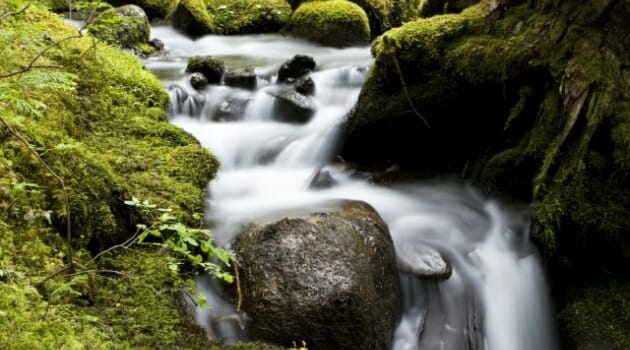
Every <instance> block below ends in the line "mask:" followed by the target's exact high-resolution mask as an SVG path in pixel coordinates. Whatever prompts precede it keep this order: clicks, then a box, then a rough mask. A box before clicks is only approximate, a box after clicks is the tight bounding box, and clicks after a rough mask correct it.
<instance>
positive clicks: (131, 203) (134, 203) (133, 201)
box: [125, 197, 140, 207]
mask: <svg viewBox="0 0 630 350" xmlns="http://www.w3.org/2000/svg"><path fill="white" fill-rule="evenodd" d="M125 204H126V205H129V206H132V207H137V206H138V204H140V200H139V199H138V198H136V197H131V200H128V201H125Z"/></svg>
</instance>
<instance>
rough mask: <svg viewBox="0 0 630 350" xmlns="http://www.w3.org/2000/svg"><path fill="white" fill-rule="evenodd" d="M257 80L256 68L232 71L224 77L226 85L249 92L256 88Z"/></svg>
mask: <svg viewBox="0 0 630 350" xmlns="http://www.w3.org/2000/svg"><path fill="white" fill-rule="evenodd" d="M257 80H258V77H257V76H256V72H255V71H254V68H242V69H231V70H228V71H227V72H226V73H225V75H224V76H223V82H224V83H225V85H227V86H232V87H238V88H243V89H248V90H254V89H255V88H256V84H257Z"/></svg>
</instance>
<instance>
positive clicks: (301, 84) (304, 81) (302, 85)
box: [295, 77, 315, 96]
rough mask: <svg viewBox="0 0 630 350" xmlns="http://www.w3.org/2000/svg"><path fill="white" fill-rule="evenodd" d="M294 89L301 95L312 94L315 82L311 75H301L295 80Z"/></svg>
mask: <svg viewBox="0 0 630 350" xmlns="http://www.w3.org/2000/svg"><path fill="white" fill-rule="evenodd" d="M295 91H297V92H299V93H301V94H302V95H307V96H310V95H313V94H314V93H315V82H314V81H313V79H312V78H311V77H303V78H300V79H298V80H297V81H296V82H295Z"/></svg>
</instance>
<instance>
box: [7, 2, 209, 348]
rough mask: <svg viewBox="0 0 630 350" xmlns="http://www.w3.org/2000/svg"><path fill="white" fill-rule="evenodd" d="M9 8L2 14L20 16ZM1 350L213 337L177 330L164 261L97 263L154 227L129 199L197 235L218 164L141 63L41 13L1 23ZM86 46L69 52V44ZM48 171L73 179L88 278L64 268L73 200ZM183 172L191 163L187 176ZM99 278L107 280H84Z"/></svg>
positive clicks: (122, 257) (115, 257)
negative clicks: (174, 121)
mask: <svg viewBox="0 0 630 350" xmlns="http://www.w3.org/2000/svg"><path fill="white" fill-rule="evenodd" d="M24 5H25V2H23V1H21V0H9V1H4V2H2V3H1V4H0V13H8V12H11V11H16V10H17V9H20V8H23V6H24ZM0 32H2V35H1V36H0V47H2V50H3V55H2V57H1V58H0V74H5V73H8V72H14V71H17V70H19V69H21V68H23V67H26V66H27V65H28V63H29V62H30V61H31V59H32V58H33V57H35V56H36V55H37V54H38V53H39V52H41V51H42V50H43V49H44V48H47V47H49V45H50V44H51V42H52V41H51V40H48V39H46V36H44V34H47V35H48V36H49V37H50V38H52V40H54V42H62V41H63V42H62V43H61V44H59V45H58V46H56V47H53V48H50V49H48V50H46V51H45V52H44V53H43V54H42V55H41V57H40V58H39V59H38V61H37V64H38V65H44V66H48V68H38V69H32V70H30V71H28V72H26V73H23V74H21V75H18V76H15V77H6V78H1V79H0V112H1V113H0V114H1V115H2V118H3V120H5V121H6V122H7V123H8V124H9V125H10V126H11V128H12V129H13V130H15V131H17V132H18V133H19V134H20V135H21V136H22V137H24V138H25V139H26V140H27V141H28V143H29V145H30V147H27V146H26V145H24V143H23V142H21V141H20V140H19V138H18V137H17V136H16V134H15V133H14V132H13V131H11V130H9V129H7V128H6V127H5V126H4V124H0V125H2V126H1V127H0V271H8V272H10V273H0V275H5V276H9V277H10V278H6V279H3V280H2V281H1V282H0V292H2V293H3V298H2V300H0V333H1V334H0V348H11V349H60V348H66V349H86V348H90V349H131V348H175V347H179V348H184V349H185V348H203V347H204V346H205V343H206V342H207V341H206V340H205V339H204V338H205V337H204V336H203V332H199V331H198V330H195V329H194V327H192V326H190V324H189V323H188V322H186V321H185V320H184V319H183V318H182V317H180V316H179V313H178V308H177V307H176V303H175V301H176V300H177V299H176V295H177V293H179V290H180V288H181V286H182V284H184V283H185V281H184V280H183V278H182V276H178V275H173V274H172V272H171V271H170V270H169V269H168V267H167V265H168V263H169V262H171V261H172V257H170V256H169V255H168V254H164V253H163V252H162V253H158V252H155V251H153V250H150V249H148V248H146V247H141V246H134V247H133V249H131V250H115V251H113V252H112V253H110V254H107V255H105V256H103V257H102V258H100V259H98V260H96V261H92V258H93V257H94V254H96V253H97V252H99V251H102V250H103V249H105V248H109V247H111V246H112V245H113V244H117V243H121V242H122V241H124V240H126V239H127V238H129V237H130V236H131V235H132V234H133V233H134V232H135V230H136V228H135V224H136V223H146V222H148V220H149V219H148V218H147V217H145V215H146V214H145V213H143V212H140V211H136V209H133V208H131V207H129V206H127V205H125V204H124V201H125V200H128V199H130V198H131V197H132V196H137V197H140V198H143V199H148V200H150V201H151V202H153V203H157V204H159V205H160V207H171V208H173V210H174V211H173V213H174V215H176V216H177V217H178V218H179V219H180V220H181V221H183V222H185V223H188V224H191V225H192V224H197V220H196V219H194V218H193V217H192V214H193V213H198V212H202V211H203V209H204V188H205V186H206V184H207V182H208V181H209V180H210V179H211V178H212V177H213V176H214V175H215V172H216V170H217V167H218V162H217V160H216V159H215V158H214V157H213V156H212V155H211V154H210V153H208V152H207V151H206V150H204V149H203V148H202V147H201V146H200V145H199V144H198V142H197V141H196V140H194V138H193V137H192V136H190V135H189V134H187V133H186V132H184V131H182V130H180V129H178V128H176V127H175V126H173V125H170V124H169V123H168V120H167V116H166V114H165V112H164V111H165V109H166V107H167V105H168V102H169V98H168V94H167V93H166V91H165V90H164V88H163V86H162V84H161V83H160V81H159V80H158V79H157V78H156V77H155V76H153V75H152V74H150V73H149V72H147V71H146V70H144V69H143V67H142V64H141V63H140V62H139V61H138V60H137V58H135V57H134V56H132V55H128V54H125V53H123V52H121V51H119V50H117V49H115V48H113V47H110V46H108V45H104V44H101V43H98V42H97V43H95V42H94V40H93V39H92V38H89V37H87V36H81V37H79V36H77V35H76V29H74V28H72V27H71V26H69V25H68V24H66V23H65V22H64V21H63V20H62V19H61V18H60V17H59V16H57V15H54V14H52V13H49V12H47V11H46V10H44V9H42V8H40V7H38V6H35V5H32V6H31V7H29V8H28V9H27V10H26V11H25V12H23V13H21V14H19V15H14V16H8V17H7V18H4V19H3V20H2V21H0ZM71 36H77V37H76V38H73V39H69V40H63V39H64V38H67V37H71ZM31 147H32V149H34V150H36V151H37V152H38V154H39V155H40V156H41V158H42V159H43V161H44V162H45V163H46V164H47V165H48V166H49V167H50V169H52V170H53V171H54V172H55V173H56V174H58V175H59V176H60V177H62V178H63V180H64V184H65V187H66V190H67V192H68V202H69V209H70V210H69V211H70V213H71V219H72V220H71V223H72V225H71V235H72V238H73V239H72V246H73V248H74V260H75V261H76V262H77V263H78V264H77V270H75V271H76V272H77V273H78V274H76V275H72V274H69V273H60V274H57V275H56V276H55V277H52V278H49V279H46V278H47V277H51V276H52V275H53V274H54V273H55V271H58V270H59V269H60V268H61V267H62V266H63V265H64V264H65V263H67V260H68V256H67V249H66V248H67V247H66V241H65V235H66V234H67V232H66V225H65V224H66V220H67V219H68V217H67V215H66V207H65V198H64V194H63V191H62V189H61V185H60V184H59V182H58V181H56V180H55V178H54V177H52V176H51V173H50V171H48V170H47V169H46V167H45V166H44V164H43V163H42V162H40V161H39V160H38V159H37V158H36V157H35V156H34V155H33V153H32V151H31V150H30V148H31ZM185 162H187V163H185ZM89 270H111V271H115V272H116V273H108V272H100V273H98V272H87V271H89Z"/></svg>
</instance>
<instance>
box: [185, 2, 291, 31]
mask: <svg viewBox="0 0 630 350" xmlns="http://www.w3.org/2000/svg"><path fill="white" fill-rule="evenodd" d="M290 15H291V7H290V6H289V4H288V3H287V2H286V0H253V1H240V0H183V1H181V2H180V4H179V5H178V7H177V10H176V11H175V14H174V16H173V21H174V25H175V26H176V27H177V28H180V29H182V30H183V31H184V32H186V33H188V34H190V35H193V36H201V35H204V34H244V33H264V32H275V31H279V30H280V29H281V28H282V27H284V25H285V24H286V23H287V22H288V20H289V16H290Z"/></svg>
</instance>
